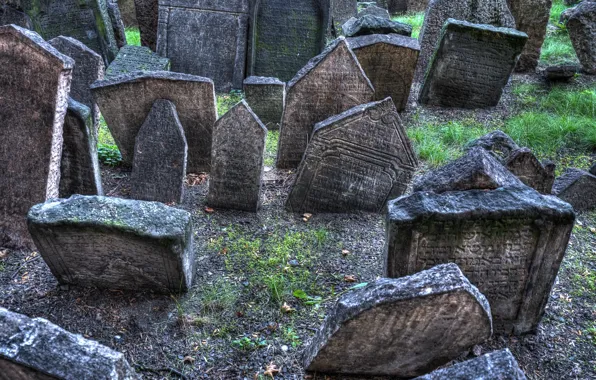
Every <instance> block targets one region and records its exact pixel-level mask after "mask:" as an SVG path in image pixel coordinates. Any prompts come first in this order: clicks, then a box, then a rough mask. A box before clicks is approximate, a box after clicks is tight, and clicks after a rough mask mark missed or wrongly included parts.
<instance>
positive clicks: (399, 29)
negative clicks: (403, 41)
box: [342, 15, 412, 37]
mask: <svg viewBox="0 0 596 380" xmlns="http://www.w3.org/2000/svg"><path fill="white" fill-rule="evenodd" d="M342 30H343V33H344V35H345V36H346V37H358V36H365V35H369V34H391V33H393V34H399V35H402V36H406V37H410V36H411V35H412V26H411V25H408V24H403V23H401V22H397V21H392V20H388V19H386V18H382V17H376V16H370V15H366V16H363V17H361V18H356V19H350V20H348V21H347V22H346V23H345V24H344V25H343V26H342Z"/></svg>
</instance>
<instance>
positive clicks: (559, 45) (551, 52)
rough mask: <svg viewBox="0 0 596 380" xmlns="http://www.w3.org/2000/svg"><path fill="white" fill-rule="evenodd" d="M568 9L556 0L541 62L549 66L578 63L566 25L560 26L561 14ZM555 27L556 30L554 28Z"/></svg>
mask: <svg viewBox="0 0 596 380" xmlns="http://www.w3.org/2000/svg"><path fill="white" fill-rule="evenodd" d="M567 8H568V7H567V6H566V5H565V4H563V1H562V0H555V1H554V2H553V6H552V8H551V11H550V19H549V22H550V24H551V25H550V26H549V29H547V34H546V38H545V40H544V43H543V45H542V51H541V54H540V60H541V61H542V62H543V63H545V64H548V65H559V64H563V63H567V62H576V61H577V58H576V55H575V50H573V46H572V45H571V40H570V39H569V34H568V33H567V29H566V28H565V25H561V24H559V18H560V17H561V13H562V12H563V11H564V10H565V9H567ZM553 26H554V27H555V28H554V30H553V29H552V27H553Z"/></svg>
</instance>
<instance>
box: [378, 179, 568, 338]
mask: <svg viewBox="0 0 596 380" xmlns="http://www.w3.org/2000/svg"><path fill="white" fill-rule="evenodd" d="M388 210H389V211H388V216H387V245H386V247H387V248H386V256H385V275H386V276H387V277H402V276H407V275H410V274H413V273H416V272H418V271H421V270H425V269H428V268H432V267H433V266H435V265H437V264H441V263H448V262H453V263H456V264H457V265H458V266H459V267H460V268H461V270H462V271H463V272H464V274H465V275H466V276H467V277H468V278H469V279H470V282H472V283H473V284H474V285H476V286H477V287H478V289H480V291H481V292H482V293H483V294H484V295H486V297H487V298H488V300H489V302H490V305H491V310H492V316H493V326H494V329H495V332H498V333H500V334H511V333H514V334H524V333H528V332H533V331H536V329H537V327H538V324H539V322H540V320H541V319H542V316H543V315H544V309H545V306H546V304H547V301H548V298H549V294H550V291H551V289H552V286H553V284H554V281H555V278H556V277H557V273H558V271H559V267H560V265H561V261H562V259H563V257H564V255H565V251H566V249H567V244H568V242H569V237H570V235H571V230H572V229H573V225H574V222H575V214H574V212H573V208H572V207H571V206H570V205H569V204H567V203H565V202H563V201H561V200H560V199H558V198H556V197H553V196H544V195H541V194H539V193H538V192H537V191H535V190H533V189H530V188H528V187H523V188H502V189H497V190H493V191H486V190H469V191H450V192H446V193H443V194H435V193H431V192H416V193H414V194H412V195H410V196H405V197H401V198H398V199H396V200H393V201H391V202H389V206H388Z"/></svg>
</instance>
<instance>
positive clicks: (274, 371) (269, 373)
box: [263, 362, 279, 379]
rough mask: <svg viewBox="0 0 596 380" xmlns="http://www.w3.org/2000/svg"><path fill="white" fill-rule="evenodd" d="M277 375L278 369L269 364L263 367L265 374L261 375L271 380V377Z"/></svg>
mask: <svg viewBox="0 0 596 380" xmlns="http://www.w3.org/2000/svg"><path fill="white" fill-rule="evenodd" d="M277 373H279V368H277V366H276V365H275V364H273V362H271V363H269V365H267V366H266V367H265V372H263V375H265V376H269V377H271V378H272V379H273V376H275V375H276V374H277Z"/></svg>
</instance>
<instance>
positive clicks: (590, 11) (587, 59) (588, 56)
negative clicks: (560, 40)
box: [567, 1, 596, 74]
mask: <svg viewBox="0 0 596 380" xmlns="http://www.w3.org/2000/svg"><path fill="white" fill-rule="evenodd" d="M567 30H568V31H569V37H570V38H571V42H572V44H573V48H574V49H575V54H576V55H577V58H578V59H579V62H580V63H581V65H582V67H583V69H584V71H585V72H587V73H588V74H596V2H594V1H582V2H581V3H579V5H577V6H576V7H575V8H573V11H571V13H570V15H569V19H568V20H567Z"/></svg>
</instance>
